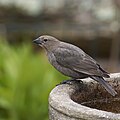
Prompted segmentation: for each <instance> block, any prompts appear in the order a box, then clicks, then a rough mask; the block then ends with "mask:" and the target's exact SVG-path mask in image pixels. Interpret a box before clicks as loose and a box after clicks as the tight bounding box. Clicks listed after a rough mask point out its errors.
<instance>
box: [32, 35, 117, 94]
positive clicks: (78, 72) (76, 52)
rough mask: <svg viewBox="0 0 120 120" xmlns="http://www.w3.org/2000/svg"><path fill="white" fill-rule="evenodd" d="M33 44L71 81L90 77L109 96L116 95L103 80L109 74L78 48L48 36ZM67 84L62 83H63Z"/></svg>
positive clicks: (38, 39)
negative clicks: (39, 47) (42, 50)
mask: <svg viewBox="0 0 120 120" xmlns="http://www.w3.org/2000/svg"><path fill="white" fill-rule="evenodd" d="M33 42H34V43H36V44H38V45H39V46H41V47H43V48H44V49H45V50H46V52H47V56H48V60H49V62H50V63H51V64H52V65H53V66H54V67H55V68H56V69H57V70H58V71H60V72H61V73H63V74H64V75H66V76H69V77H71V78H72V80H78V79H83V78H87V77H90V78H92V79H94V80H95V81H97V82H99V83H100V84H102V86H103V87H104V88H105V89H106V90H107V91H108V92H109V93H110V94H111V95H113V96H115V95H116V94H117V92H116V91H115V90H114V89H113V88H112V87H111V86H110V85H109V84H108V82H107V81H105V80H104V78H103V77H105V78H109V77H110V76H109V74H108V73H107V72H106V71H105V70H104V69H103V68H102V67H101V66H100V65H99V64H98V63H97V62H96V61H95V60H94V59H93V58H92V57H90V56H89V55H88V54H86V53H85V52H84V51H83V50H81V49H80V48H79V47H77V46H75V45H72V44H69V43H65V42H62V41H59V40H58V39H56V38H55V37H52V36H48V35H43V36H40V37H39V38H37V39H36V40H34V41H33ZM68 82H69V81H64V82H63V83H68Z"/></svg>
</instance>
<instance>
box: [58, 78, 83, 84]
mask: <svg viewBox="0 0 120 120" xmlns="http://www.w3.org/2000/svg"><path fill="white" fill-rule="evenodd" d="M73 83H83V81H81V80H77V79H75V78H72V79H69V80H63V81H62V82H60V83H59V84H57V85H56V86H58V85H61V84H69V85H72V84H73Z"/></svg>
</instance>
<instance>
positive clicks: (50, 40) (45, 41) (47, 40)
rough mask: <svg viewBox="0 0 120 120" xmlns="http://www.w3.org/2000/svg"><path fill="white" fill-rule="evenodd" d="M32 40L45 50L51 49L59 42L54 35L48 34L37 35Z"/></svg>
mask: <svg viewBox="0 0 120 120" xmlns="http://www.w3.org/2000/svg"><path fill="white" fill-rule="evenodd" d="M33 42H34V43H36V44H37V45H39V46H41V47H43V48H45V49H46V50H47V51H50V50H53V49H54V48H56V47H57V46H58V45H59V43H60V41H59V40H57V39H56V38H55V37H52V36H49V35H42V36H40V37H38V38H37V39H35V40H33Z"/></svg>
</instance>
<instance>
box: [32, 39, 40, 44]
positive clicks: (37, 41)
mask: <svg viewBox="0 0 120 120" xmlns="http://www.w3.org/2000/svg"><path fill="white" fill-rule="evenodd" d="M33 43H35V44H38V45H41V44H42V42H41V40H40V39H39V38H37V39H35V40H33Z"/></svg>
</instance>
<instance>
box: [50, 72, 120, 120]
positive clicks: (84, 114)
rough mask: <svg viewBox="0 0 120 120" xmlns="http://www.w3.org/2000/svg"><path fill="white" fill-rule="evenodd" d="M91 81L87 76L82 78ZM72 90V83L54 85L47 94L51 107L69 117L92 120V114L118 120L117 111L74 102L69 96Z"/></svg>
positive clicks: (119, 76) (117, 76)
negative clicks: (113, 111) (108, 110)
mask: <svg viewBox="0 0 120 120" xmlns="http://www.w3.org/2000/svg"><path fill="white" fill-rule="evenodd" d="M110 77H111V78H120V73H114V74H110ZM91 81H92V82H94V81H93V80H91V79H89V78H87V79H84V82H86V83H89V82H91ZM73 91H74V89H73V88H72V85H59V86H56V87H55V88H54V89H53V90H52V91H51V93H50V95H49V105H50V106H51V107H52V108H53V109H55V110H57V111H59V112H60V113H63V114H66V115H67V116H70V117H75V118H83V119H88V120H92V117H93V116H94V117H95V118H96V119H98V120H99V119H100V120H101V119H103V118H106V119H109V120H120V114H119V113H112V112H107V111H103V110H98V109H95V108H89V107H87V106H83V105H81V104H78V103H76V102H74V101H73V100H72V99H71V97H70V95H71V94H72V93H73Z"/></svg>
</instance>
